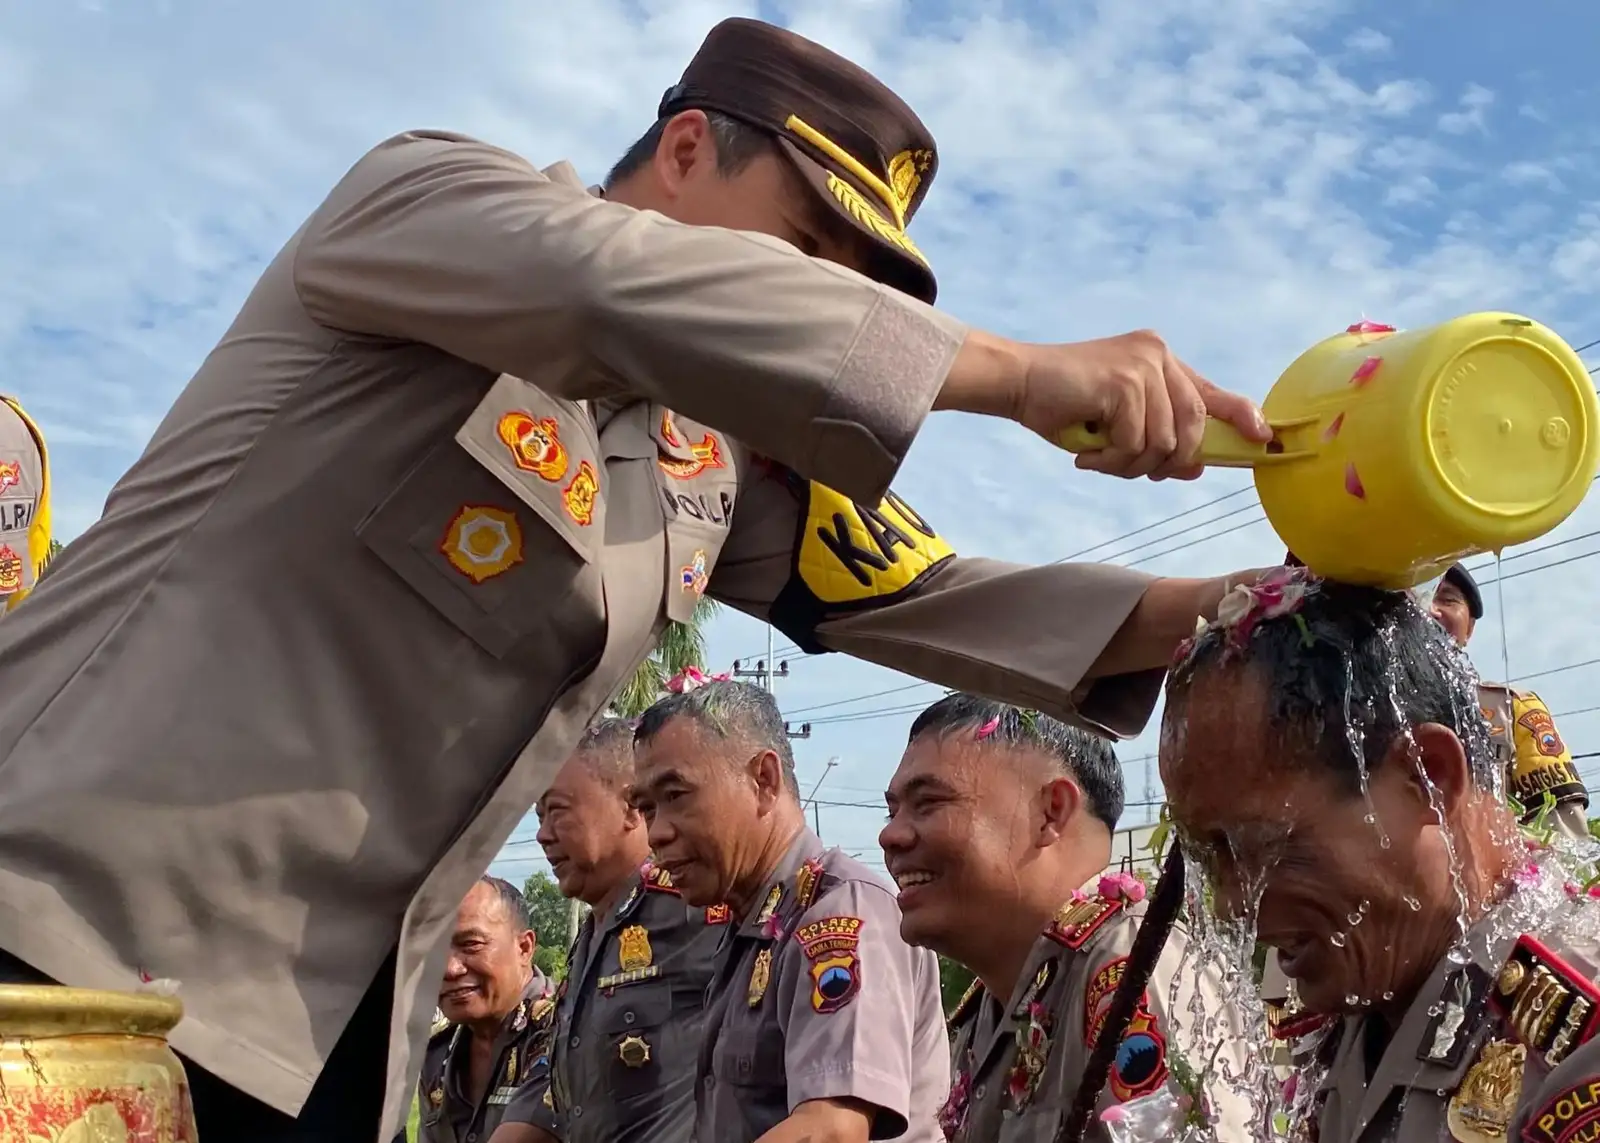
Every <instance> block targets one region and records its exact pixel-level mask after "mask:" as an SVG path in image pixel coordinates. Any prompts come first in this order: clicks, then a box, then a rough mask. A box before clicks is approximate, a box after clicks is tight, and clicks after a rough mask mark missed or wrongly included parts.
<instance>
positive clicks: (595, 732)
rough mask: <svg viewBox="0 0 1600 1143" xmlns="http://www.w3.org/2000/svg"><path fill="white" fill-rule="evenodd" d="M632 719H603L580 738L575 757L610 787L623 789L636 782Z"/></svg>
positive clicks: (573, 753) (574, 751)
mask: <svg viewBox="0 0 1600 1143" xmlns="http://www.w3.org/2000/svg"><path fill="white" fill-rule="evenodd" d="M634 726H635V723H634V721H633V719H631V718H602V719H600V720H599V721H597V722H595V723H593V724H592V725H591V726H590V727H589V729H588V730H586V731H584V732H583V737H582V738H580V739H578V745H577V747H576V748H575V749H574V750H573V752H572V756H573V757H574V758H579V759H581V760H582V761H583V764H584V766H585V767H586V768H587V769H588V771H589V772H590V773H591V774H593V775H594V776H595V777H596V778H598V779H600V781H601V782H602V783H603V784H604V785H605V786H606V788H607V789H611V790H620V789H622V788H623V787H624V786H626V785H628V784H629V783H631V782H632V781H633V731H634Z"/></svg>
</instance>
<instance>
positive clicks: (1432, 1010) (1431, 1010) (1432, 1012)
mask: <svg viewBox="0 0 1600 1143" xmlns="http://www.w3.org/2000/svg"><path fill="white" fill-rule="evenodd" d="M1443 1011H1444V1005H1443V1004H1430V1005H1428V1015H1429V1016H1437V1015H1439V1013H1441V1012H1443Z"/></svg>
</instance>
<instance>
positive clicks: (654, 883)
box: [640, 863, 683, 897]
mask: <svg viewBox="0 0 1600 1143" xmlns="http://www.w3.org/2000/svg"><path fill="white" fill-rule="evenodd" d="M640 873H641V876H642V878H643V880H644V887H645V888H646V889H653V890H654V891H655V892H657V893H672V894H674V895H676V896H679V897H681V896H683V894H682V893H681V892H679V891H678V889H677V888H676V887H675V886H674V885H673V884H672V875H671V874H669V873H668V872H667V871H666V870H665V869H662V868H661V867H660V866H659V865H652V864H649V863H646V865H645V867H644V869H643V870H641V871H640Z"/></svg>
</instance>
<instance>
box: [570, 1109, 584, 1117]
mask: <svg viewBox="0 0 1600 1143" xmlns="http://www.w3.org/2000/svg"><path fill="white" fill-rule="evenodd" d="M582 1117H583V1108H581V1107H574V1108H573V1109H572V1118H574V1119H581V1118H582Z"/></svg>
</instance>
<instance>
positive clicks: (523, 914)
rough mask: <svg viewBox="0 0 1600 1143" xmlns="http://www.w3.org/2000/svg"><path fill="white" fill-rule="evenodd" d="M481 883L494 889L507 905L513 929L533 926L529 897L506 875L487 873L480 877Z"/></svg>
mask: <svg viewBox="0 0 1600 1143" xmlns="http://www.w3.org/2000/svg"><path fill="white" fill-rule="evenodd" d="M478 884H479V885H487V886H489V888H491V889H493V890H494V895H495V896H496V897H498V898H500V903H501V904H502V905H504V906H505V907H506V919H507V920H508V921H510V923H511V931H512V932H515V933H521V932H522V931H523V930H524V929H529V928H532V927H533V926H532V923H531V921H530V920H529V917H528V899H527V898H526V897H524V896H523V895H522V890H520V889H518V888H517V887H516V886H515V885H513V884H511V882H509V881H507V880H506V879H505V878H504V877H492V876H490V875H489V874H487V873H485V874H484V875H483V876H482V877H480V878H478Z"/></svg>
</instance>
